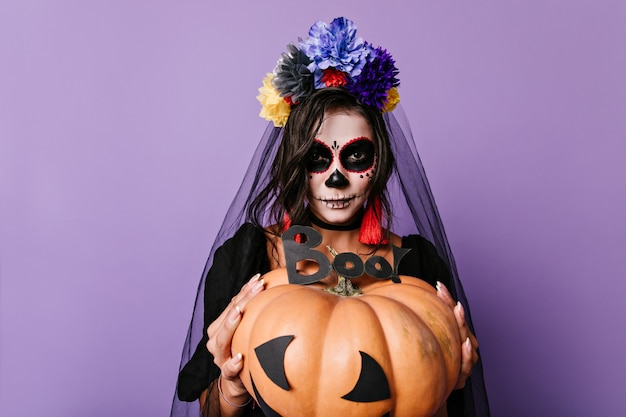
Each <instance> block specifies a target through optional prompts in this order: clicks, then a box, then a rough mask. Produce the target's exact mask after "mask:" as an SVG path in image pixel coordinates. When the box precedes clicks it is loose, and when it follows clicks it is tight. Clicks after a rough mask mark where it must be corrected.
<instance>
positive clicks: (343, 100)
mask: <svg viewBox="0 0 626 417" xmlns="http://www.w3.org/2000/svg"><path fill="white" fill-rule="evenodd" d="M337 110H342V111H349V112H355V113H357V114H359V115H361V116H363V117H364V118H365V119H366V120H367V122H368V123H369V125H370V127H371V128H372V132H373V133H374V137H373V138H372V139H373V140H374V146H375V150H376V155H377V156H376V158H377V160H376V167H377V168H376V175H375V176H374V179H373V181H372V183H371V188H370V195H369V199H368V200H369V201H372V199H374V198H375V197H379V198H380V200H381V203H382V208H383V217H384V218H385V219H387V225H389V222H390V221H391V208H390V206H389V200H388V199H387V197H386V186H387V181H388V179H389V176H390V175H391V172H392V170H393V168H394V165H395V161H394V157H393V154H392V153H391V146H390V143H389V134H388V132H387V128H386V126H385V122H384V120H383V117H382V114H381V113H380V111H378V110H377V109H375V108H373V107H370V106H365V105H363V104H361V103H359V102H358V101H357V99H356V98H355V97H354V96H353V95H351V94H350V93H348V92H347V91H346V90H344V89H341V88H324V89H320V90H317V91H315V92H314V93H313V94H311V96H309V97H308V98H307V99H306V100H304V101H303V102H302V103H300V104H298V105H296V106H294V108H293V109H292V111H291V114H290V115H289V119H288V120H287V123H286V125H285V127H284V130H283V137H282V141H281V143H280V146H279V148H278V152H277V154H276V157H275V158H274V162H273V163H272V169H271V178H270V180H269V182H268V184H267V186H266V187H265V188H264V189H263V190H261V192H260V193H259V194H258V195H257V196H256V198H255V199H254V200H253V201H252V202H251V204H250V206H249V207H248V211H247V215H248V219H249V220H250V221H251V222H252V223H253V224H255V225H256V226H258V227H265V226H267V224H266V225H263V224H262V223H263V222H264V220H267V219H268V218H267V217H265V216H264V213H265V212H266V209H267V208H268V206H269V221H270V222H271V224H277V225H279V226H280V227H279V229H278V230H275V231H274V232H276V233H280V232H281V231H282V229H283V226H284V218H285V214H286V213H287V212H288V213H289V217H290V218H291V222H292V223H293V224H300V225H308V224H310V221H309V218H308V214H307V212H306V208H305V201H306V197H307V191H308V173H307V171H306V164H305V163H304V161H305V160H306V157H307V154H308V152H309V150H310V149H311V146H312V144H313V140H314V139H315V136H316V135H317V132H318V131H319V129H320V127H321V125H322V122H323V120H324V115H325V114H326V113H327V112H329V111H337ZM368 204H369V202H368Z"/></svg>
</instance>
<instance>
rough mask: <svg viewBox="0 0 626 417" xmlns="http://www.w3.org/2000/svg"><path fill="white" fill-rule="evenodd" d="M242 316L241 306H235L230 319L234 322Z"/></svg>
mask: <svg viewBox="0 0 626 417" xmlns="http://www.w3.org/2000/svg"><path fill="white" fill-rule="evenodd" d="M240 316H241V309H240V308H239V306H235V308H234V309H233V311H231V312H230V315H229V316H228V319H229V320H230V321H231V322H233V321H237V319H239V317H240Z"/></svg>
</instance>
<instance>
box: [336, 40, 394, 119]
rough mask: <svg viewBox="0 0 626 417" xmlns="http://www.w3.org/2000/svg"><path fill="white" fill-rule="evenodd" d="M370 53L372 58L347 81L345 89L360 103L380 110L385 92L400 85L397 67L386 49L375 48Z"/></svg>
mask: <svg viewBox="0 0 626 417" xmlns="http://www.w3.org/2000/svg"><path fill="white" fill-rule="evenodd" d="M372 55H373V57H374V59H372V60H371V61H370V62H367V63H366V64H365V66H364V67H363V70H362V71H361V73H360V74H359V76H358V77H356V78H355V79H354V80H353V81H352V82H351V83H348V85H347V86H346V89H347V90H348V91H349V92H350V93H352V94H353V95H354V96H355V97H357V98H358V99H359V101H360V102H361V103H363V104H366V105H368V106H374V107H376V108H378V109H379V110H382V109H383V108H384V107H385V102H386V101H387V92H388V91H389V90H390V89H391V88H392V87H397V86H398V85H400V81H399V80H398V78H397V75H398V69H397V68H396V65H395V61H394V60H393V58H392V57H391V55H390V54H389V53H387V50H386V49H383V48H380V47H379V48H376V49H375V50H373V54H372Z"/></svg>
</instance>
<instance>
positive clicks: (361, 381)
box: [250, 335, 391, 417]
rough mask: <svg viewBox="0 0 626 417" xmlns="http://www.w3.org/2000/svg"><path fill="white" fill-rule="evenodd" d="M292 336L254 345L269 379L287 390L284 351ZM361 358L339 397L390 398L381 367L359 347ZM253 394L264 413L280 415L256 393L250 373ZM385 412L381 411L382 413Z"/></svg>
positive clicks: (357, 399)
mask: <svg viewBox="0 0 626 417" xmlns="http://www.w3.org/2000/svg"><path fill="white" fill-rule="evenodd" d="M293 339H294V336H292V335H290V336H280V337H277V338H275V339H272V340H270V341H268V342H266V343H264V344H262V345H260V346H258V347H257V348H256V349H254V351H255V354H256V357H257V359H258V361H259V364H260V365H261V368H262V369H263V371H264V372H265V375H266V376H267V377H268V378H269V379H270V381H271V382H273V383H274V384H276V385H277V386H278V387H280V388H281V389H283V390H285V391H290V390H291V386H290V385H289V382H288V381H287V377H286V375H285V353H286V350H287V348H288V346H289V344H290V343H291V342H292V341H293ZM358 353H359V354H360V359H361V368H360V369H361V371H360V373H359V377H358V380H357V382H356V384H355V385H354V387H353V388H352V389H351V390H350V392H347V393H346V394H345V395H342V396H341V398H342V399H344V400H346V401H352V402H355V403H371V402H376V401H382V400H387V399H389V398H391V392H390V390H389V382H388V381H387V377H386V375H385V371H384V370H383V369H382V367H381V366H380V365H379V364H378V362H376V360H375V359H374V358H372V357H371V356H370V355H368V354H367V353H365V352H362V351H359V352H358ZM250 379H251V382H252V387H253V390H254V396H255V398H256V400H257V402H258V403H259V406H260V407H261V409H262V410H263V413H264V414H265V416H266V417H284V416H281V415H280V414H279V413H278V412H276V411H275V410H274V409H272V406H271V405H269V404H268V403H267V402H266V401H265V400H264V399H263V396H262V395H261V394H260V392H259V390H258V388H257V386H256V384H255V382H254V378H252V376H251V377H250ZM386 416H389V413H385V414H384V416H383V417H386Z"/></svg>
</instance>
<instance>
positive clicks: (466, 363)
mask: <svg viewBox="0 0 626 417" xmlns="http://www.w3.org/2000/svg"><path fill="white" fill-rule="evenodd" d="M437 296H438V297H439V298H440V299H441V300H442V301H443V302H444V303H446V304H447V305H448V306H450V308H451V309H452V311H453V312H454V317H455V318H456V323H457V325H458V326H459V332H460V334H461V373H460V374H459V380H458V381H457V383H456V386H455V387H454V389H460V388H463V387H464V386H465V381H467V378H469V376H470V375H471V374H472V368H473V367H474V365H475V364H476V362H478V352H477V350H478V340H476V337H475V336H474V335H473V334H472V332H471V331H470V329H469V327H468V326H467V322H466V321H465V309H464V308H463V306H462V305H461V303H460V302H458V301H457V302H455V300H454V299H453V298H452V295H451V294H450V292H449V291H448V289H447V288H446V286H445V285H443V284H442V283H441V282H439V281H437Z"/></svg>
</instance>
